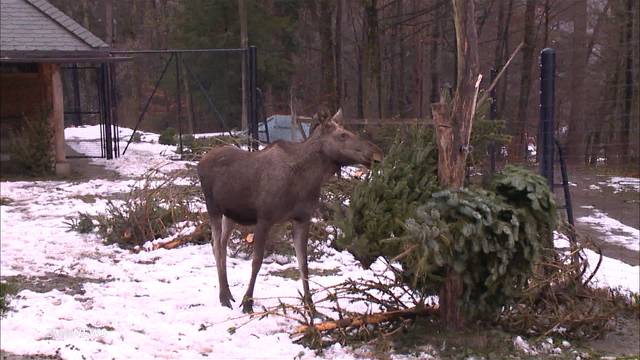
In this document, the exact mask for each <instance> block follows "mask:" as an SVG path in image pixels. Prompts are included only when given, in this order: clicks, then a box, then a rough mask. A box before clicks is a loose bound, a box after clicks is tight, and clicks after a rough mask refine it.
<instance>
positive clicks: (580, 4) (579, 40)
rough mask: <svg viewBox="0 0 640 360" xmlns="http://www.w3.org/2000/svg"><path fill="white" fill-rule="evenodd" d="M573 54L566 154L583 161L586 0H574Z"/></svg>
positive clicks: (584, 139)
mask: <svg viewBox="0 0 640 360" xmlns="http://www.w3.org/2000/svg"><path fill="white" fill-rule="evenodd" d="M573 4H574V9H573V10H574V11H573V36H572V40H573V54H572V58H571V111H570V113H569V133H568V136H567V144H566V156H567V159H568V160H569V161H571V162H575V163H579V162H583V158H584V156H585V147H586V138H585V128H586V124H585V117H584V114H585V103H584V77H585V68H586V65H587V63H586V60H587V1H586V0H577V1H574V3H573Z"/></svg>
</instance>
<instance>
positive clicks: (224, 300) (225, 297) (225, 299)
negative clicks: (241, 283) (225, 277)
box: [220, 294, 236, 309]
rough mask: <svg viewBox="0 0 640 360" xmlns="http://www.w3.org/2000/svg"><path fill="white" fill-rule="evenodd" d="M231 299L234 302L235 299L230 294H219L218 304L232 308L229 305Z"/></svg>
mask: <svg viewBox="0 0 640 360" xmlns="http://www.w3.org/2000/svg"><path fill="white" fill-rule="evenodd" d="M232 301H233V302H235V301H236V300H235V299H234V298H233V296H231V294H226V295H220V304H221V305H222V306H226V307H228V308H229V309H233V307H232V306H231V302H232Z"/></svg>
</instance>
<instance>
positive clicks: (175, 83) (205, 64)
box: [115, 49, 244, 151]
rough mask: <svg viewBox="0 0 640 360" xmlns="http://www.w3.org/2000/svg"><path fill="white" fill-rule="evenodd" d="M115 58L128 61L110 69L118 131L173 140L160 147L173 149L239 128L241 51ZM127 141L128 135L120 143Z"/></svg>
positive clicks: (139, 54)
mask: <svg viewBox="0 0 640 360" xmlns="http://www.w3.org/2000/svg"><path fill="white" fill-rule="evenodd" d="M118 53H120V54H127V55H128V56H132V57H133V60H132V61H130V62H126V63H119V64H118V65H117V66H116V69H115V82H116V91H115V93H116V99H117V109H116V111H117V115H118V120H119V124H120V125H121V126H122V127H126V128H129V129H134V130H141V131H148V132H153V133H156V134H175V135H172V136H164V137H162V141H163V142H165V141H166V142H168V143H175V144H177V145H179V149H180V148H182V143H183V142H184V141H192V140H191V139H189V138H188V135H194V136H196V137H202V136H207V135H213V134H217V133H223V132H230V131H231V130H234V129H235V130H239V129H241V128H242V123H241V116H242V106H243V102H242V78H241V57H242V56H243V54H244V53H243V51H242V50H240V49H202V50H140V51H120V52H118ZM129 134H131V132H129ZM129 139H130V135H128V136H126V137H125V138H123V139H122V140H123V141H124V142H129ZM125 149H126V146H125V147H123V148H122V151H125Z"/></svg>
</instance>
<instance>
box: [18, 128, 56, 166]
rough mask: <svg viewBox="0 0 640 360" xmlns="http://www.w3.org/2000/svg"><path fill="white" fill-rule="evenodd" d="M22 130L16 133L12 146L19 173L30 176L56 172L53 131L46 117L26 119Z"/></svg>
mask: <svg viewBox="0 0 640 360" xmlns="http://www.w3.org/2000/svg"><path fill="white" fill-rule="evenodd" d="M22 125H23V126H22V128H21V129H19V130H17V131H15V132H14V134H13V141H12V143H11V145H10V151H11V159H12V160H13V161H14V163H15V164H16V166H17V168H18V169H19V171H21V172H23V173H25V174H26V175H30V176H43V175H49V174H52V173H53V172H54V169H55V166H54V165H55V163H54V156H53V151H52V149H53V129H51V126H50V125H49V122H48V121H47V118H46V117H42V118H40V119H31V118H27V117H25V118H24V121H23V123H22Z"/></svg>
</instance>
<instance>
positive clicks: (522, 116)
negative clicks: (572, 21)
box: [510, 0, 536, 160]
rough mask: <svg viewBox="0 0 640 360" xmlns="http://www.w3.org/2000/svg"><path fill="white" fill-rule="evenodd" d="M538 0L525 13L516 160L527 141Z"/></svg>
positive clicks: (514, 141) (514, 131) (514, 143)
mask: <svg viewBox="0 0 640 360" xmlns="http://www.w3.org/2000/svg"><path fill="white" fill-rule="evenodd" d="M535 10H536V0H527V4H526V9H525V13H524V18H525V21H524V47H523V48H522V68H521V70H520V74H521V75H520V97H519V99H518V116H517V117H516V119H515V124H513V126H512V127H511V128H512V134H511V135H512V139H511V152H510V153H511V156H512V158H513V159H515V160H522V159H524V155H525V146H526V141H527V136H526V129H527V115H528V110H529V93H530V91H531V67H532V65H533V60H534V54H533V53H534V49H535V44H534V35H535V27H534V20H535V15H536V13H535Z"/></svg>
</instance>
